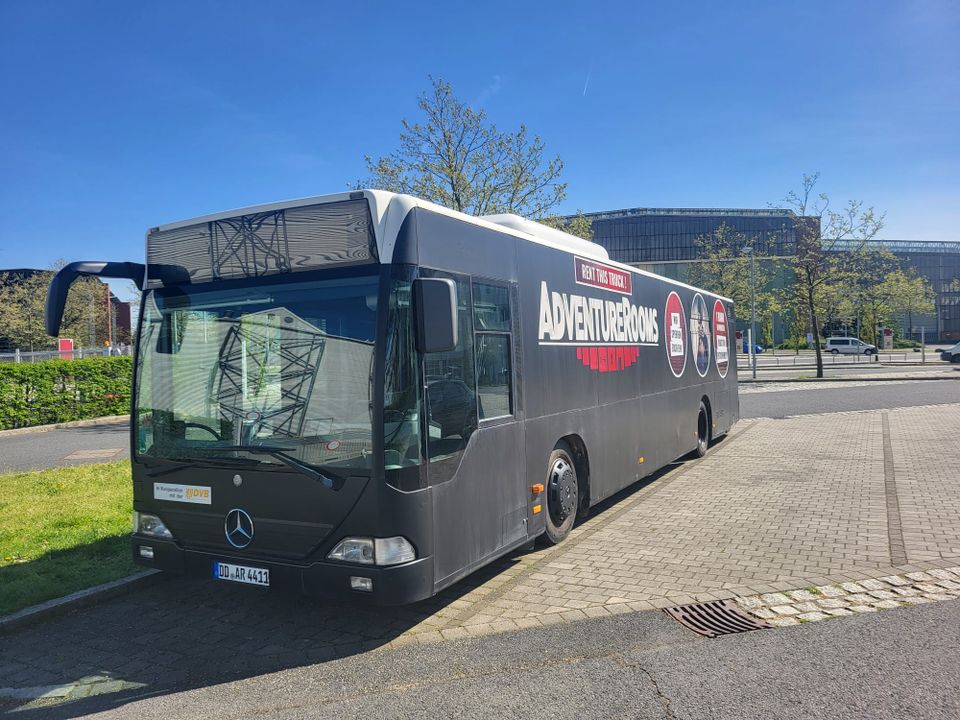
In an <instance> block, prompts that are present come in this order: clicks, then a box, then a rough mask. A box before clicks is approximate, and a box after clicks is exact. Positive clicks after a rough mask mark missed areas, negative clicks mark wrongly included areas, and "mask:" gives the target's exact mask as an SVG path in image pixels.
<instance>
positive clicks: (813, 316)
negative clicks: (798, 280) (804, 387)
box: [807, 279, 823, 378]
mask: <svg viewBox="0 0 960 720" xmlns="http://www.w3.org/2000/svg"><path fill="white" fill-rule="evenodd" d="M807 312H809V313H810V329H811V330H812V332H813V349H814V352H815V353H816V354H817V377H818V378H822V377H823V355H822V354H821V353H820V326H819V324H818V323H817V311H816V309H815V308H814V305H813V283H812V282H810V281H809V279H808V281H807Z"/></svg>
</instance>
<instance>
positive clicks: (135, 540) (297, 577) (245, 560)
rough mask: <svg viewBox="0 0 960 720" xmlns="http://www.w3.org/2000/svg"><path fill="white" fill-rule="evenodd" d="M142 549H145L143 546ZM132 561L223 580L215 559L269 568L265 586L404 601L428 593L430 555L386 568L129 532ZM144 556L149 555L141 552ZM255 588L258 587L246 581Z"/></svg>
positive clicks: (369, 599)
mask: <svg viewBox="0 0 960 720" xmlns="http://www.w3.org/2000/svg"><path fill="white" fill-rule="evenodd" d="M142 548H149V551H144V550H143V549H142ZM132 550H133V560H134V562H136V563H137V564H138V565H142V566H144V567H149V568H154V569H156V570H164V571H167V572H172V573H179V574H184V575H190V576H197V577H206V578H210V579H211V580H214V579H216V580H218V581H220V582H225V583H227V582H229V583H230V584H234V583H233V582H231V581H229V580H223V579H222V578H219V577H217V576H216V575H215V572H216V568H217V565H216V564H217V563H229V564H231V565H237V566H241V567H245V568H253V569H256V570H268V571H269V586H268V587H269V588H270V589H280V590H289V591H293V592H300V593H304V594H306V595H310V596H314V597H320V598H325V599H329V600H338V601H349V602H367V603H371V604H374V605H406V604H409V603H413V602H417V601H418V600H423V599H425V598H428V597H430V596H431V595H433V558H430V557H425V558H418V559H417V560H414V561H413V562H409V563H404V564H403V565H394V566H390V567H377V566H373V565H355V564H346V563H336V562H311V563H293V562H287V561H283V560H264V559H262V558H250V557H243V556H238V555H231V554H230V553H217V552H207V551H199V550H188V549H184V548H181V547H180V546H179V545H177V544H176V543H175V542H173V541H172V540H161V539H157V538H153V537H144V536H141V535H134V536H132ZM146 555H150V556H151V557H147V556H146ZM351 578H367V579H368V580H369V581H370V583H371V585H372V587H371V589H370V590H356V589H352V587H351V582H352V581H351ZM249 586H250V587H251V588H254V589H257V588H261V587H264V586H261V585H253V584H250V585H249Z"/></svg>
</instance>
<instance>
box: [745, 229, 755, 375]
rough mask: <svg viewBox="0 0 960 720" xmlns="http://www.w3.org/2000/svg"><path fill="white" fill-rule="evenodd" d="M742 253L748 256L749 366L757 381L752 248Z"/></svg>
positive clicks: (748, 247)
mask: <svg viewBox="0 0 960 720" xmlns="http://www.w3.org/2000/svg"><path fill="white" fill-rule="evenodd" d="M743 252H745V253H749V254H750V366H751V370H752V373H753V379H754V380H756V379H757V350H756V345H757V276H756V271H755V270H754V257H755V255H754V252H753V246H752V245H747V246H745V247H744V248H743Z"/></svg>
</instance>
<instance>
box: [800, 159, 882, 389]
mask: <svg viewBox="0 0 960 720" xmlns="http://www.w3.org/2000/svg"><path fill="white" fill-rule="evenodd" d="M819 179H820V173H814V174H812V175H806V174H805V175H804V176H803V182H802V185H801V189H800V190H799V191H795V190H791V191H790V192H788V193H787V195H786V197H785V198H784V199H783V202H784V203H785V204H786V205H787V206H788V207H790V208H791V209H792V210H793V211H794V212H796V213H797V215H799V216H800V219H799V222H798V223H797V226H796V243H797V249H796V259H795V263H796V264H795V268H794V269H795V273H796V289H797V291H798V293H799V296H800V297H801V298H802V300H803V302H804V304H805V305H806V311H807V316H808V318H809V320H810V326H811V332H812V333H813V347H814V351H815V352H816V357H817V377H818V378H822V377H823V354H822V353H821V351H820V321H819V316H818V310H819V302H818V300H819V297H820V295H821V289H822V287H823V285H824V284H825V283H829V282H830V281H831V280H832V279H833V278H834V277H835V275H836V274H837V273H838V272H839V270H840V269H841V268H842V267H843V260H842V256H841V255H839V254H838V252H837V251H838V250H840V249H841V247H846V246H848V245H852V247H850V248H847V249H846V251H845V252H858V251H860V250H862V249H863V247H864V246H865V245H866V243H867V242H868V241H869V240H872V239H873V238H875V237H876V236H877V233H879V232H880V230H881V228H883V221H884V217H885V213H879V214H878V213H877V212H876V210H874V208H872V207H868V208H864V205H863V202H862V201H860V200H850V201H849V202H848V203H847V204H846V205H845V206H844V207H843V209H842V210H839V211H835V210H831V209H830V198H829V197H828V196H827V194H826V193H823V192H820V193H817V192H816V186H817V182H818V181H819Z"/></svg>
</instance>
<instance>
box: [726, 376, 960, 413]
mask: <svg viewBox="0 0 960 720" xmlns="http://www.w3.org/2000/svg"><path fill="white" fill-rule="evenodd" d="M958 402H960V382H958V381H956V380H919V381H916V382H869V383H866V382H865V383H864V384H862V385H861V384H854V383H851V384H847V383H839V382H838V383H830V384H827V383H817V384H813V383H810V384H806V383H804V384H800V383H796V384H791V385H790V386H789V387H783V385H782V384H781V385H780V386H778V387H777V389H775V390H772V391H770V392H763V391H762V388H761V387H758V386H751V387H750V389H749V392H744V389H743V388H741V393H740V417H743V418H751V417H786V416H789V415H810V414H815V413H830V412H845V411H849V410H882V409H888V408H895V407H916V406H918V405H936V404H939V403H958Z"/></svg>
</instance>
